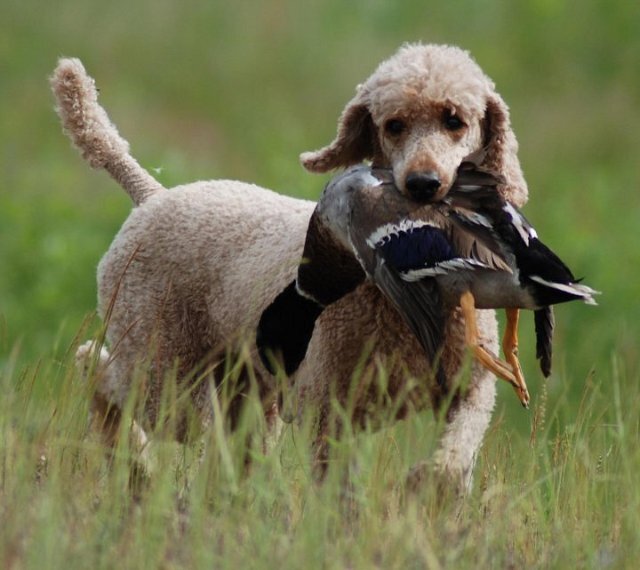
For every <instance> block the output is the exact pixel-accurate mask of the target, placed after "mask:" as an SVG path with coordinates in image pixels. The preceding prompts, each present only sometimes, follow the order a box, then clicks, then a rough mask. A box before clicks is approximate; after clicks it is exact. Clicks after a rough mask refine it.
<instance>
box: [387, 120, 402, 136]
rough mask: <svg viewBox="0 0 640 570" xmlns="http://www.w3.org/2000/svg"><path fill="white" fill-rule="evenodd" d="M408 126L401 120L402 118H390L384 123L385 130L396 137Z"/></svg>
mask: <svg viewBox="0 0 640 570" xmlns="http://www.w3.org/2000/svg"><path fill="white" fill-rule="evenodd" d="M406 128H407V125H406V124H405V122H404V121H401V120H400V119H389V120H388V121H387V122H386V123H385V124H384V130H385V132H387V133H388V134H390V135H392V136H394V137H397V136H398V135H401V134H402V133H403V132H404V131H405V129H406Z"/></svg>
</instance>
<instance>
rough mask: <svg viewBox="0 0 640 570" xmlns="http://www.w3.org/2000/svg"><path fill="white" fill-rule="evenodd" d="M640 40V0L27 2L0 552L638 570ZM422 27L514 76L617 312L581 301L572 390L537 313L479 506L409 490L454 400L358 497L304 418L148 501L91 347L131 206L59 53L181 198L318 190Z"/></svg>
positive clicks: (563, 317)
mask: <svg viewBox="0 0 640 570" xmlns="http://www.w3.org/2000/svg"><path fill="white" fill-rule="evenodd" d="M638 29H640V7H637V6H635V5H634V4H633V3H629V2H619V3H608V4H606V5H605V4H604V3H601V2H598V1H597V0H586V1H584V2H582V3H581V4H580V9H579V10H576V9H575V7H572V6H570V5H568V4H565V3H561V2H553V1H548V0H547V1H545V0H536V1H532V2H526V3H524V2H518V3H516V2H502V1H500V0H483V1H479V2H469V1H462V0H461V1H459V2H449V3H427V4H425V3H424V2H423V1H418V0H409V1H407V2H405V3H403V4H402V6H399V5H398V4H397V3H395V2H390V1H385V0H380V1H376V2H362V1H356V2H352V3H350V5H349V8H348V9H347V8H346V7H345V5H344V3H343V2H339V1H338V0H327V1H324V2H319V1H314V0H310V1H308V2H299V1H294V0H267V1H266V2H257V1H251V0H242V1H239V2H234V3H222V2H211V1H204V0H198V1H194V2H191V3H183V4H180V5H178V4H176V3H173V2H170V1H169V0H154V1H151V0H141V1H140V2H136V3H135V4H132V3H130V2H125V1H124V0H114V1H113V2H109V3H106V4H105V3H104V2H103V3H99V2H96V1H89V2H84V3H77V2H73V1H72V0H60V1H59V2H56V3H55V4H47V3H42V2H38V1H37V0H27V1H20V2H18V1H17V0H5V1H4V2H3V3H2V6H0V69H2V80H1V81H0V166H1V168H0V267H1V268H2V270H0V389H1V390H2V398H1V399H0V528H1V529H2V533H0V565H2V566H3V567H7V568H31V567H38V568H40V567H51V568H57V567H62V566H65V567H69V568H74V567H78V568H86V567H88V566H92V567H96V568H100V567H105V568H110V567H113V566H115V565H118V566H119V567H120V566H122V567H131V568H146V567H166V568H180V567H211V566H215V567H237V566H239V565H243V566H248V567H256V568H265V567H266V568H270V567H278V566H280V567H296V568H297V567H300V566H303V565H306V566H310V567H336V568H345V567H351V568H370V567H381V568H392V567H417V568H419V567H430V568H438V567H454V568H458V567H460V568H464V567H474V568H475V567H494V566H495V567H516V566H524V565H526V566H531V567H545V568H547V567H575V566H578V567H595V568H625V567H629V568H631V567H635V565H636V564H635V562H636V560H637V558H638V555H639V554H640V552H639V550H640V540H638V538H637V528H638V527H639V526H640V517H639V515H638V513H640V504H639V503H640V500H639V499H640V497H639V495H640V478H639V476H638V473H640V465H639V463H640V457H639V456H640V452H639V451H638V436H639V435H640V434H639V422H638V417H640V414H639V412H640V409H639V408H640V390H639V389H638V386H639V385H640V383H639V380H640V378H639V377H638V372H637V371H638V365H639V364H640V353H639V349H638V338H639V337H640V304H638V302H637V283H638V281H639V279H640V270H639V269H638V268H639V267H640V248H638V247H637V243H636V242H637V239H636V235H637V224H638V219H640V193H639V192H637V189H638V188H639V187H640V171H639V170H638V167H637V160H638V158H637V157H638V156H639V155H640V144H639V143H638V137H637V133H638V132H639V131H640V106H639V105H638V100H640V81H639V79H638V75H637V61H638V57H639V56H640V36H639V35H638V34H637V30H638ZM418 39H422V40H425V41H437V42H448V43H455V44H459V45H462V46H463V47H465V48H467V49H470V50H471V52H472V53H473V54H474V56H475V57H476V59H477V60H478V61H479V63H480V64H481V65H482V67H483V68H484V69H485V70H486V71H487V72H488V74H489V75H490V76H491V77H492V78H493V79H494V80H495V81H496V84H497V86H498V90H499V91H500V92H501V93H502V94H503V96H504V97H505V99H506V100H507V101H508V102H509V104H510V106H511V111H512V120H513V123H514V126H515V130H516V133H517V134H518V139H519V141H520V147H521V150H520V157H521V160H522V163H523V166H524V169H525V173H526V176H527V179H528V181H529V185H530V189H531V201H530V203H529V205H528V206H527V207H526V210H525V213H526V214H527V216H528V217H529V218H530V219H531V221H532V222H533V223H534V224H535V225H536V228H537V229H538V231H539V233H540V235H541V236H542V237H543V239H544V240H545V241H546V242H547V243H549V245H551V246H552V247H554V249H556V250H557V251H558V252H559V253H560V255H561V256H562V257H563V258H565V259H566V260H567V261H568V262H569V264H570V265H571V266H572V268H574V269H575V270H576V272H577V273H579V274H581V275H584V276H585V278H586V282H587V283H589V284H590V285H592V286H594V287H595V288H597V289H599V290H602V291H603V295H602V296H601V297H600V298H599V302H600V306H599V307H598V308H591V307H585V306H582V305H578V304H572V305H567V306H562V307H559V308H558V310H557V322H558V328H557V333H556V342H555V350H556V354H555V364H554V375H553V376H552V378H551V379H550V380H549V381H548V382H547V383H545V382H543V381H542V380H541V379H540V377H539V375H538V374H537V372H536V370H537V368H536V363H535V359H534V355H533V352H534V351H533V343H534V341H533V335H532V329H533V324H532V320H531V316H530V315H525V316H524V319H523V323H522V325H521V333H522V343H521V353H522V357H523V364H524V368H525V372H526V374H527V377H528V380H529V386H530V388H531V391H532V395H533V407H532V410H531V411H530V412H523V411H522V410H521V409H519V407H518V406H517V404H516V402H515V401H514V398H513V394H512V392H511V390H510V388H509V387H508V386H502V385H500V386H499V397H498V404H497V408H496V411H495V414H494V419H493V422H492V426H491V429H490V432H489V433H488V435H487V438H486V441H485V445H484V446H483V448H482V452H481V456H480V457H479V458H478V464H477V467H476V474H475V486H474V490H473V492H472V494H471V496H470V497H469V498H468V500H467V501H466V503H465V504H464V506H463V507H462V508H461V509H459V508H458V506H457V505H455V504H452V503H447V502H440V501H438V497H437V496H436V491H435V489H434V488H432V487H430V486H429V485H427V486H425V489H423V491H422V492H421V494H420V495H419V496H416V497H405V496H403V492H402V491H401V490H400V488H399V487H397V486H396V483H397V482H398V481H400V480H401V479H402V478H403V477H404V475H405V474H406V472H407V470H408V469H409V467H410V466H411V465H412V464H413V463H415V462H416V461H418V460H421V459H424V458H428V457H429V456H430V454H431V452H432V451H433V449H434V446H435V441H436V438H437V431H438V429H439V428H438V426H437V425H436V423H435V422H434V420H433V419H432V418H431V415H430V414H429V413H424V414H419V415H416V416H414V417H413V418H412V419H410V420H408V421H406V422H402V423H399V424H395V425H392V426H388V427H386V428H385V429H382V430H380V431H378V432H375V433H365V434H362V435H360V436H357V437H356V436H354V437H352V438H347V440H346V441H344V442H342V443H341V444H340V445H339V446H338V448H337V451H336V452H337V454H338V456H339V458H341V459H340V462H343V463H349V462H350V460H351V459H357V464H358V466H359V470H358V471H357V472H353V473H352V477H353V484H352V485H351V494H352V500H351V503H353V504H355V505H357V508H356V509H353V510H352V509H349V508H345V501H344V499H343V498H341V495H342V489H343V485H342V483H343V478H342V475H341V469H339V468H335V469H334V470H333V471H332V474H331V475H330V478H329V481H328V482H327V484H326V485H325V486H324V487H322V488H320V489H318V488H316V487H315V486H314V485H313V484H312V483H311V480H310V477H309V458H308V448H309V445H308V434H307V433H306V431H305V429H297V428H296V429H293V428H288V429H287V430H286V431H285V433H284V435H283V437H282V438H281V439H280V440H278V442H277V444H276V448H275V450H274V451H273V452H272V453H270V454H268V455H267V456H262V455H257V456H256V457H255V459H254V465H253V468H252V470H251V472H250V473H249V474H248V475H247V476H246V477H241V476H240V470H239V467H238V466H239V464H240V463H241V460H242V456H243V453H244V443H243V440H241V438H239V437H235V438H234V437H232V438H225V437H221V435H220V434H219V433H218V435H217V437H218V439H217V440H216V439H215V438H214V436H213V435H212V434H208V436H207V437H209V438H213V439H212V440H211V441H206V438H205V442H204V444H203V445H204V446H205V449H206V452H205V453H204V455H202V457H201V456H200V455H201V454H200V453H199V450H198V449H197V448H196V449H187V450H184V449H181V448H180V447H178V446H173V445H169V444H163V443H161V444H158V445H157V446H156V448H155V450H154V461H155V462H156V470H155V472H154V473H155V475H154V476H153V477H152V479H151V481H150V483H149V486H148V488H147V489H146V490H144V492H143V493H142V494H141V496H139V497H138V498H137V499H136V498H135V497H133V496H132V495H131V494H130V493H129V492H127V477H128V456H129V454H130V452H129V450H128V449H127V448H126V446H125V445H124V444H123V445H122V447H121V448H120V449H119V450H118V453H117V455H116V459H115V460H114V462H113V465H112V466H111V468H107V463H106V460H105V454H104V449H103V447H102V446H101V444H100V443H99V441H98V440H97V439H96V438H95V437H94V436H92V435H91V432H88V431H87V420H86V414H87V390H88V388H87V387H86V385H85V384H83V383H82V382H81V381H80V380H79V379H78V378H77V376H76V373H75V371H74V368H73V365H72V356H71V355H72V354H73V347H74V346H75V345H76V344H77V343H78V342H81V341H83V340H84V339H85V338H87V337H89V336H91V334H92V333H93V332H94V331H95V330H97V327H98V326H99V325H97V324H95V321H94V320H92V319H91V312H92V311H93V310H94V307H95V267H96V265H97V263H98V261H99V259H100V256H101V255H102V253H103V252H104V251H105V250H106V248H107V247H108V244H109V242H110V241H111V239H112V238H113V235H114V234H115V232H116V231H117V229H118V227H119V226H120V224H121V223H122V221H123V220H124V219H125V217H126V215H127V214H128V212H129V210H130V208H131V206H130V203H129V201H128V199H127V197H126V196H125V195H124V193H123V192H122V191H121V190H120V189H118V188H117V187H115V184H114V183H113V182H111V181H110V180H109V179H108V178H107V177H106V176H105V175H104V174H103V173H96V172H92V171H90V170H89V169H88V168H87V167H86V165H85V164H84V163H83V162H82V160H81V159H79V158H78V157H77V156H76V154H75V151H73V150H72V149H71V148H70V145H69V144H68V142H67V141H66V139H65V138H63V136H62V135H61V133H60V128H59V125H58V122H57V118H56V117H55V115H54V113H53V111H52V99H51V96H50V94H49V92H48V86H47V84H46V77H47V76H48V74H49V73H51V70H52V69H53V67H54V65H55V61H56V58H57V57H58V56H60V55H70V56H78V57H81V58H82V59H83V61H84V63H85V65H86V66H87V68H88V70H89V72H90V73H91V74H93V75H94V76H95V77H96V78H97V81H98V86H99V87H100V89H101V100H102V102H103V104H104V105H105V106H106V108H107V109H108V110H109V112H110V114H111V116H112V117H113V119H114V121H115V122H116V124H117V125H118V126H119V128H120V129H121V132H122V133H123V134H124V136H125V137H126V138H127V139H129V140H130V141H131V143H132V148H133V152H134V154H135V155H136V157H138V158H139V159H140V161H141V162H142V164H144V165H145V166H147V167H149V168H154V169H159V170H158V171H157V175H158V177H159V178H160V180H161V181H162V182H163V183H164V184H166V185H174V184H178V183H182V182H185V181H190V180H194V179H200V178H216V177H228V178H237V179H242V180H249V181H253V182H256V183H258V184H261V185H263V186H266V187H270V188H275V189H278V191H281V192H283V193H287V194H292V195H297V196H304V197H310V198H314V197H316V196H317V195H318V194H319V192H320V190H321V188H322V185H323V183H324V181H325V178H322V177H316V176H312V175H309V174H307V173H305V172H304V171H303V170H302V169H301V168H300V167H299V165H298V162H297V155H298V154H299V153H300V152H301V151H304V150H311V149H315V148H318V147H320V146H322V145H324V144H326V143H327V142H329V141H330V140H331V138H332V137H333V135H334V130H335V123H336V121H337V117H338V114H339V112H340V110H341V109H342V107H343V105H344V104H345V102H346V101H347V100H348V99H349V98H350V97H351V96H352V94H353V89H354V87H355V85H356V83H357V82H359V81H361V80H363V79H364V78H365V77H366V76H367V75H368V74H369V73H370V72H371V71H372V69H373V68H374V67H375V66H376V65H377V63H378V62H379V61H381V60H382V59H383V58H384V57H386V56H388V55H389V54H390V53H392V52H393V51H394V50H395V49H396V48H397V46H398V45H399V44H400V43H402V42H403V41H413V40H418ZM83 323H84V324H83ZM87 323H88V324H87ZM78 331H81V332H80V333H79V332H78ZM125 441H126V438H125ZM224 449H226V450H227V452H226V453H225V454H222V455H221V453H222V452H221V450H224ZM225 458H226V459H225ZM225 465H226V467H225ZM229 466H231V467H229ZM347 507H348V504H347ZM354 510H355V512H353V511H354Z"/></svg>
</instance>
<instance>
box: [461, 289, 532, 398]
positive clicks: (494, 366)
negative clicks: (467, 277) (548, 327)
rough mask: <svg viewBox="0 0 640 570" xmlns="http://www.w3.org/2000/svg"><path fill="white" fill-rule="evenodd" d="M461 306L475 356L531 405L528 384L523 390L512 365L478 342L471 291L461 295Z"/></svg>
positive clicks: (469, 343) (467, 336)
mask: <svg viewBox="0 0 640 570" xmlns="http://www.w3.org/2000/svg"><path fill="white" fill-rule="evenodd" d="M460 308H461V309H462V316H463V317H464V323H465V326H464V328H465V342H466V343H467V346H468V347H469V348H470V349H471V350H472V351H473V356H474V358H475V359H476V360H477V361H478V362H480V364H482V366H484V367H485V368H486V369H487V370H490V371H491V372H493V373H494V374H495V375H496V376H497V377H498V378H502V379H503V380H506V381H507V382H509V383H510V384H511V385H512V386H513V387H514V389H515V391H516V394H517V395H518V398H519V399H520V402H522V405H523V406H525V407H527V406H528V405H529V393H528V392H527V391H526V385H525V387H524V390H523V389H522V387H521V386H520V385H519V384H518V378H517V377H516V375H515V374H514V373H513V370H512V368H511V365H509V364H507V363H506V362H504V361H502V360H500V359H499V358H498V357H497V356H495V355H493V354H491V353H490V352H489V351H488V350H487V349H486V348H484V347H482V346H480V343H479V342H478V325H477V323H476V302H475V299H474V298H473V294H472V293H471V291H466V292H465V293H463V294H462V296H461V297H460ZM516 324H517V323H516Z"/></svg>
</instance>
